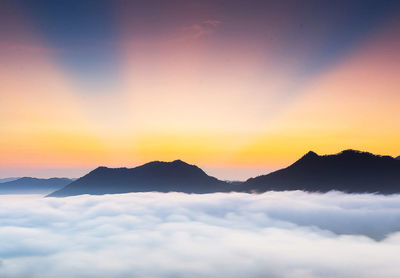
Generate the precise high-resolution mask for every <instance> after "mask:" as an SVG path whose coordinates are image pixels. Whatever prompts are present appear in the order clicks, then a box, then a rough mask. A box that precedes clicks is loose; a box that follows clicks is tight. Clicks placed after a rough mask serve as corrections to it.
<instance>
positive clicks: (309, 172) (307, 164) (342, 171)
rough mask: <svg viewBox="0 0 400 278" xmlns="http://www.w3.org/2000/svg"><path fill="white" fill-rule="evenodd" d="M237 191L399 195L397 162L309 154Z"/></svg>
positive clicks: (352, 152) (353, 153) (357, 153)
mask: <svg viewBox="0 0 400 278" xmlns="http://www.w3.org/2000/svg"><path fill="white" fill-rule="evenodd" d="M239 190H240V191H246V192H252V191H254V192H265V191H269V190H277V191H280V190H305V191H317V192H327V191H330V190H338V191H344V192H353V193H354V192H376V193H383V194H390V193H400V160H397V159H394V158H393V157H390V156H379V155H373V154H371V153H368V152H360V151H355V150H345V151H342V152H341V153H338V154H334V155H323V156H319V155H317V154H316V153H314V152H311V151H310V152H309V153H307V154H306V155H304V156H303V157H302V158H300V159H299V160H298V161H296V162H295V163H293V164H292V165H290V166H289V167H287V168H285V169H281V170H278V171H276V172H273V173H270V174H268V175H263V176H259V177H256V178H251V179H249V180H247V181H246V182H245V183H243V184H242V185H241V186H240V189H239Z"/></svg>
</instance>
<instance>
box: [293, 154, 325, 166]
mask: <svg viewBox="0 0 400 278" xmlns="http://www.w3.org/2000/svg"><path fill="white" fill-rule="evenodd" d="M319 157H320V156H319V155H318V154H317V153H315V152H313V151H309V152H308V153H306V154H305V155H303V156H302V157H301V158H300V159H299V160H297V161H296V162H295V163H293V165H301V164H304V163H308V162H310V161H315V160H316V159H317V158H319Z"/></svg>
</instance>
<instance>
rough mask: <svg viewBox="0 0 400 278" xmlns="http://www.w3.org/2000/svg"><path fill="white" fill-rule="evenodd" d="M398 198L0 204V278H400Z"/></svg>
mask: <svg viewBox="0 0 400 278" xmlns="http://www.w3.org/2000/svg"><path fill="white" fill-rule="evenodd" d="M399 200H400V196H399V195H392V196H382V195H372V194H364V195H346V194H342V193H336V192H331V193H327V194H309V193H304V192H268V193H265V194H260V195H251V194H242V193H230V194H224V193H217V194H207V195H187V194H181V193H168V194H162V193H137V194H123V195H106V196H77V197H70V198H40V197H39V196H35V197H32V196H1V197H0V259H1V262H2V263H1V265H0V277H1V278H3V277H4V278H5V277H7V278H14V277H17V278H19V277H21V278H22V277H30V278H53V277H57V278H64V277H68V278H69V277H77V278H81V277H82V278H83V277H96V278H102V277H118V278H119V277H121V278H123V277H146V278H147V277H344V278H346V277H399V275H400V265H399V264H398V252H399V250H400V233H399V232H397V231H400V226H399V223H400V202H399ZM384 235H388V236H387V237H386V238H384ZM371 237H372V238H371ZM373 238H375V239H373ZM376 239H379V240H376Z"/></svg>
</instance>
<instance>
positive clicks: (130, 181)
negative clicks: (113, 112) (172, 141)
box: [48, 160, 232, 197]
mask: <svg viewBox="0 0 400 278" xmlns="http://www.w3.org/2000/svg"><path fill="white" fill-rule="evenodd" d="M231 187H232V186H231V185H230V184H228V183H226V182H224V181H221V180H218V179H216V178H214V177H211V176H208V175H207V174H206V173H205V172H204V171H203V170H201V169H200V168H199V167H197V166H195V165H190V164H187V163H185V162H183V161H181V160H175V161H172V162H160V161H154V162H150V163H147V164H144V165H142V166H138V167H135V168H107V167H98V168H96V169H95V170H93V171H91V172H90V173H88V174H87V175H85V176H83V177H81V178H79V179H77V180H75V181H73V182H72V183H70V184H69V185H67V186H65V187H64V188H62V189H60V190H58V191H55V192H53V193H51V194H49V195H48V197H64V196H73V195H81V194H93V195H101V194H114V193H128V192H149V191H158V192H171V191H175V192H185V193H212V192H226V191H230V189H231Z"/></svg>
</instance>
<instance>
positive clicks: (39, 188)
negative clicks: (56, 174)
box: [0, 177, 72, 194]
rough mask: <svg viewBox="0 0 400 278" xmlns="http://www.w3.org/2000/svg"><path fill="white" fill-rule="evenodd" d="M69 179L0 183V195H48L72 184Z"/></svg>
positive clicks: (32, 179) (27, 179) (34, 179)
mask: <svg viewBox="0 0 400 278" xmlns="http://www.w3.org/2000/svg"><path fill="white" fill-rule="evenodd" d="M71 182H72V180H71V179H67V178H50V179H37V178H30V177H24V178H18V179H16V180H12V181H7V182H3V183H0V194H32V193H36V194H48V193H50V192H53V191H54V190H58V189H61V188H63V187H64V186H66V185H67V184H69V183H71Z"/></svg>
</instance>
